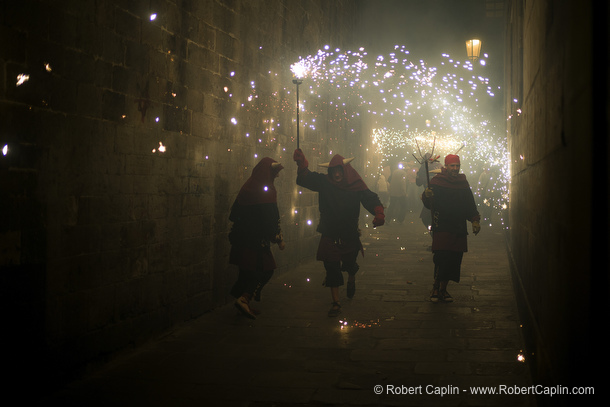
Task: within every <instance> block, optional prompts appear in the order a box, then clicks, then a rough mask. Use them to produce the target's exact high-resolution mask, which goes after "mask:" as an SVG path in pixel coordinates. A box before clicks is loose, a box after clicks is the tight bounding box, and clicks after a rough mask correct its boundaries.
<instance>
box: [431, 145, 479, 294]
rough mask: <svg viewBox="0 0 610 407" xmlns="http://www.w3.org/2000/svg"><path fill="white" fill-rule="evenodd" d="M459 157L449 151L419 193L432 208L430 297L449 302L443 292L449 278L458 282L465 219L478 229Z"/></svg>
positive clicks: (463, 248) (466, 231)
mask: <svg viewBox="0 0 610 407" xmlns="http://www.w3.org/2000/svg"><path fill="white" fill-rule="evenodd" d="M459 171H460V158H459V157H458V156H457V155H453V154H449V155H448V156H447V157H445V168H443V169H442V170H441V173H440V174H437V175H436V176H435V177H434V178H432V179H431V180H430V185H429V186H428V188H426V189H425V190H424V192H423V194H422V201H423V203H424V205H425V206H426V208H428V209H431V210H432V252H433V253H434V256H433V261H434V284H433V286H432V293H431V294H430V300H431V301H432V302H438V301H439V300H440V301H446V302H451V301H453V298H452V297H451V295H450V294H449V293H448V292H447V284H448V283H449V281H450V280H452V281H455V282H456V283H459V282H460V268H461V265H462V257H463V255H464V252H467V251H468V244H467V236H468V229H467V227H466V221H467V220H468V221H470V222H472V232H473V233H474V234H475V235H476V234H477V233H479V231H480V230H481V226H480V225H479V220H480V216H479V212H478V211H477V205H476V204H475V202H474V196H473V195H472V191H471V190H470V185H469V184H468V181H467V180H466V176H465V175H464V174H460V173H459Z"/></svg>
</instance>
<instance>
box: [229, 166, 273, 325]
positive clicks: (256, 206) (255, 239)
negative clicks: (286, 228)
mask: <svg viewBox="0 0 610 407" xmlns="http://www.w3.org/2000/svg"><path fill="white" fill-rule="evenodd" d="M283 168H284V167H282V165H281V164H280V163H278V162H276V161H275V160H273V159H271V158H269V157H265V158H263V159H262V160H261V161H260V162H259V163H258V164H257V165H256V166H255V167H254V169H253V170H252V175H251V176H250V178H249V179H248V180H247V181H246V182H245V183H244V185H243V186H242V187H241V190H240V191H239V193H238V194H237V198H236V199H235V202H234V203H233V206H232V207H231V214H230V215H229V220H231V222H233V227H232V228H231V232H230V233H229V241H230V242H231V253H230V257H229V262H230V263H231V264H235V265H236V266H238V267H239V275H238V278H237V281H236V282H235V284H234V285H233V288H232V289H231V295H232V296H234V297H235V298H236V301H235V306H236V307H237V309H238V310H239V311H240V312H241V313H242V314H244V315H245V316H247V317H248V318H252V319H256V315H257V314H258V311H257V310H255V309H253V308H252V307H251V306H250V301H252V299H256V300H260V292H261V290H262V289H263V287H264V286H265V284H267V282H268V281H269V280H270V279H271V276H272V275H273V272H274V270H275V268H276V264H275V259H274V257H273V254H272V253H271V243H277V245H278V246H279V248H280V250H283V249H284V241H283V238H282V231H281V229H280V213H279V210H278V207H277V191H276V190H275V187H274V186H273V180H274V179H275V178H276V177H277V176H278V175H279V172H280V171H281V170H282V169H283Z"/></svg>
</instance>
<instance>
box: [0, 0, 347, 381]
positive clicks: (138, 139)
mask: <svg viewBox="0 0 610 407" xmlns="http://www.w3.org/2000/svg"><path fill="white" fill-rule="evenodd" d="M0 10H1V13H0V42H1V45H2V46H0V73H1V74H2V75H0V78H1V79H0V92H1V97H0V123H1V126H2V129H1V131H0V142H1V144H2V146H4V145H7V146H8V154H7V155H5V156H2V158H1V159H0V161H1V162H0V172H1V174H0V191H1V192H0V193H1V195H2V202H3V204H2V208H3V211H2V212H3V218H7V221H6V222H4V221H3V222H2V224H1V226H0V242H1V245H0V247H2V251H1V252H0V253H1V254H0V256H1V257H0V265H1V266H2V267H3V269H5V270H8V271H9V272H6V273H3V286H5V287H16V286H18V287H19V292H18V293H15V295H12V296H9V295H7V296H3V301H6V302H7V304H4V307H3V308H4V309H15V308H14V307H15V304H17V303H19V304H20V306H21V307H22V308H24V309H26V312H28V313H30V314H32V315H36V318H31V319H28V320H27V321H26V320H24V319H21V318H20V317H14V318H11V321H14V322H15V324H16V326H15V327H16V328H17V329H16V330H17V331H19V327H21V329H22V330H23V329H26V328H25V327H27V329H26V330H27V332H28V333H30V335H29V340H28V341H26V342H27V343H26V344H23V341H17V340H16V341H15V342H17V343H16V345H18V346H21V345H22V346H27V347H28V348H29V349H30V350H32V349H36V352H33V351H32V354H34V353H35V354H36V357H39V356H42V357H43V358H44V359H37V360H45V363H44V364H45V366H47V367H49V368H50V369H52V371H53V372H54V376H55V378H59V377H64V376H66V375H68V374H71V373H74V372H78V371H79V369H82V368H84V367H85V366H86V365H87V364H89V363H91V362H95V361H100V360H104V359H106V358H108V357H111V356H112V355H113V354H115V353H116V352H120V351H122V350H125V349H126V348H130V347H133V346H137V345H138V344H140V343H142V342H144V341H146V340H148V339H149V338H151V337H153V336H155V335H158V334H160V333H162V332H163V331H165V330H167V329H169V328H170V327H172V326H174V325H176V324H179V323H181V322H183V321H186V320H189V319H192V318H194V317H197V316H199V315H201V314H202V313H204V312H206V311H208V310H211V309H213V308H215V307H217V306H219V305H222V304H224V303H226V301H227V300H228V299H229V298H228V291H229V288H230V286H231V284H232V283H233V280H234V278H235V274H236V273H235V270H233V269H231V267H230V266H229V265H228V253H229V245H228V239H227V234H228V232H229V230H230V226H231V225H230V222H229V221H228V214H229V210H230V207H231V204H232V203H233V200H234V198H235V196H236V194H237V191H238V190H239V188H240V187H241V185H242V184H243V182H244V181H245V180H246V179H247V178H248V176H249V175H250V172H251V169H252V167H253V166H254V165H255V164H256V163H257V162H258V160H259V159H260V158H262V157H264V156H271V157H274V158H275V159H277V160H280V161H281V162H282V163H283V164H284V166H285V167H286V169H285V170H284V171H283V172H282V174H281V178H280V179H278V181H277V187H278V191H279V205H280V210H281V213H282V222H283V228H284V235H285V237H286V240H287V250H286V251H285V252H282V253H281V254H278V256H277V260H278V263H279V269H278V272H281V271H282V270H286V269H287V268H288V267H290V266H291V265H294V264H297V263H299V262H302V261H309V260H312V259H313V257H312V256H313V255H312V253H314V252H315V245H316V243H317V235H316V233H315V222H316V220H317V206H316V205H317V200H316V199H314V197H313V194H312V193H310V192H308V191H301V190H298V189H297V187H296V184H295V182H294V180H295V178H296V171H295V168H294V165H293V163H292V151H293V149H294V148H295V146H296V143H295V140H294V136H295V134H296V127H295V126H296V114H295V113H296V110H295V103H296V100H295V96H294V89H293V88H294V85H293V84H292V74H291V72H290V64H291V63H293V62H295V61H297V60H298V57H299V56H300V55H303V56H305V55H309V54H311V53H315V52H316V51H317V49H318V48H320V47H323V46H324V45H326V44H331V45H333V46H338V47H347V46H351V45H352V44H351V43H350V41H351V40H352V33H353V32H355V31H356V30H355V24H356V17H355V16H356V11H357V10H356V6H355V1H352V0H341V1H333V2H327V1H324V0H302V1H290V2H287V1H281V0H265V1H262V0H260V1H258V0H255V1H240V0H237V1H223V0H209V1H186V2H174V1H170V0H156V1H152V2H151V1H134V2H123V1H118V0H117V1H110V0H108V1H97V2H83V1H76V0H74V1H62V2H55V1H44V0H26V1H19V2H17V1H9V2H3V4H2V6H0ZM153 13H154V14H156V17H155V18H151V16H152V15H153ZM331 20H332V21H331ZM331 22H332V24H330V23H331ZM19 78H21V79H19ZM318 122H319V123H324V118H320V119H318ZM357 126H358V124H357V123H354V124H353V128H355V129H356V133H357V130H358V127H357ZM345 131H346V130H345V129H343V128H341V125H340V124H339V123H336V122H335V123H330V122H329V123H327V124H320V125H319V128H318V130H316V131H309V132H308V135H307V137H306V138H305V139H304V141H303V143H302V147H303V149H304V150H306V151H309V152H311V151H317V152H320V151H331V150H332V151H336V150H338V149H339V147H340V149H343V150H346V151H347V150H352V149H357V148H358V145H359V140H357V137H355V138H354V141H353V143H354V146H351V145H345V141H341V143H343V144H341V145H340V146H339V145H337V143H339V142H338V141H337V140H341V139H342V138H341V137H335V138H334V140H331V139H330V137H328V136H327V135H329V134H343V133H345ZM348 143H349V141H348ZM352 147H353V148H352ZM321 159H322V157H321V156H313V155H312V156H310V162H311V163H312V165H316V164H317V162H318V161H319V160H321ZM323 159H326V156H324V157H323ZM8 219H10V220H8ZM307 220H312V221H313V224H312V225H308V224H307ZM30 345H31V346H30ZM32 358H33V359H34V358H35V357H34V356H32ZM42 371H45V369H42ZM41 374H44V373H41Z"/></svg>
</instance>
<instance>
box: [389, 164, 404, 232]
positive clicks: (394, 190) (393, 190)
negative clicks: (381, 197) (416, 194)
mask: <svg viewBox="0 0 610 407" xmlns="http://www.w3.org/2000/svg"><path fill="white" fill-rule="evenodd" d="M388 212H389V215H390V217H391V218H392V219H393V220H396V221H397V222H398V223H402V222H403V221H404V220H405V216H406V215H407V173H406V171H405V170H404V169H403V164H402V163H399V164H398V168H396V169H395V170H394V171H393V172H392V175H391V176H390V206H389V208H388Z"/></svg>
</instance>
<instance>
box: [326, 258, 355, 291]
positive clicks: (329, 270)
mask: <svg viewBox="0 0 610 407" xmlns="http://www.w3.org/2000/svg"><path fill="white" fill-rule="evenodd" d="M356 258H358V250H354V252H353V254H349V255H344V256H343V258H342V259H341V260H339V261H325V262H324V269H325V270H326V283H325V284H324V285H325V286H326V287H339V286H342V285H343V283H344V280H343V273H342V271H346V272H347V274H348V275H350V276H353V275H356V273H357V272H358V270H359V269H360V266H359V265H358V263H357V262H356Z"/></svg>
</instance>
